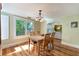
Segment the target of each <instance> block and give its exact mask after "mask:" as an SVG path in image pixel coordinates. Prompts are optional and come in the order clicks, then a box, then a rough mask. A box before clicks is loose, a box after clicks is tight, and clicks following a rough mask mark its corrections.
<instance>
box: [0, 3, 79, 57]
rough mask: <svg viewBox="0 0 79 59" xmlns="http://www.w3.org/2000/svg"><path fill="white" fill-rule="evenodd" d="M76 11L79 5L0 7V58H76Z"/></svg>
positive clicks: (78, 45) (6, 4) (21, 4)
mask: <svg viewBox="0 0 79 59" xmlns="http://www.w3.org/2000/svg"><path fill="white" fill-rule="evenodd" d="M25 6H26V7H25ZM76 6H78V8H77V7H76ZM78 9H79V4H58V3H56V4H53V3H34V4H33V3H2V10H1V35H2V36H1V45H2V47H1V48H2V55H3V56H74V55H78V56H79V43H78V41H79V39H78V38H79V36H78V34H79V30H78V29H79V26H78V25H79V24H78V23H79V17H78ZM75 10H76V11H75ZM74 39H75V40H74Z"/></svg>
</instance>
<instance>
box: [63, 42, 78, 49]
mask: <svg viewBox="0 0 79 59" xmlns="http://www.w3.org/2000/svg"><path fill="white" fill-rule="evenodd" d="M62 44H65V45H68V46H71V47H75V48H79V45H73V44H69V43H66V42H62Z"/></svg>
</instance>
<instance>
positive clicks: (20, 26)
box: [16, 18, 26, 36]
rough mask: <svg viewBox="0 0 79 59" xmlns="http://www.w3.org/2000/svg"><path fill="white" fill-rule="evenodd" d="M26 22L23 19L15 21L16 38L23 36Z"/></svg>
mask: <svg viewBox="0 0 79 59" xmlns="http://www.w3.org/2000/svg"><path fill="white" fill-rule="evenodd" d="M25 32H26V21H25V20H23V19H19V18H17V19H16V36H20V35H25Z"/></svg>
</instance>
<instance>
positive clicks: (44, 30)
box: [40, 21, 47, 34]
mask: <svg viewBox="0 0 79 59" xmlns="http://www.w3.org/2000/svg"><path fill="white" fill-rule="evenodd" d="M40 31H41V34H46V33H47V22H46V21H44V22H41V30H40Z"/></svg>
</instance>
